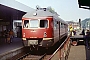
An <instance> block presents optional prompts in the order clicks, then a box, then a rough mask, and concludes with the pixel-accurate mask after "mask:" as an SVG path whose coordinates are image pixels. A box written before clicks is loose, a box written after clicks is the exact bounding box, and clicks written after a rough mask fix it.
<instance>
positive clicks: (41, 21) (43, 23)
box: [40, 20, 48, 28]
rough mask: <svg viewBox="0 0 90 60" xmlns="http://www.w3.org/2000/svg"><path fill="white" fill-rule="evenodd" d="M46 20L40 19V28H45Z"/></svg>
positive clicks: (46, 25)
mask: <svg viewBox="0 0 90 60" xmlns="http://www.w3.org/2000/svg"><path fill="white" fill-rule="evenodd" d="M47 27H48V21H47V20H40V28H47Z"/></svg>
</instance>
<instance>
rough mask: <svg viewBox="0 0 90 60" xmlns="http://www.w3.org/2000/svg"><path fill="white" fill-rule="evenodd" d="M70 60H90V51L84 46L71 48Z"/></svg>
mask: <svg viewBox="0 0 90 60" xmlns="http://www.w3.org/2000/svg"><path fill="white" fill-rule="evenodd" d="M68 60H90V50H88V49H87V47H86V46H84V45H79V46H71V49H70V53H69V56H68Z"/></svg>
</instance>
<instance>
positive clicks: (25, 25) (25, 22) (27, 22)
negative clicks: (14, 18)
mask: <svg viewBox="0 0 90 60" xmlns="http://www.w3.org/2000/svg"><path fill="white" fill-rule="evenodd" d="M23 27H24V28H29V20H25V21H24V25H23Z"/></svg>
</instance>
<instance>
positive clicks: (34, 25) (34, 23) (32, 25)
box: [30, 20, 39, 28]
mask: <svg viewBox="0 0 90 60" xmlns="http://www.w3.org/2000/svg"><path fill="white" fill-rule="evenodd" d="M38 27H39V20H30V28H38Z"/></svg>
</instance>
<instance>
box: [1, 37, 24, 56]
mask: <svg viewBox="0 0 90 60" xmlns="http://www.w3.org/2000/svg"><path fill="white" fill-rule="evenodd" d="M21 47H23V43H22V39H21V38H13V41H12V43H10V44H8V43H6V42H5V38H0V55H1V54H4V53H6V52H10V51H11V50H14V49H17V48H21Z"/></svg>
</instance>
